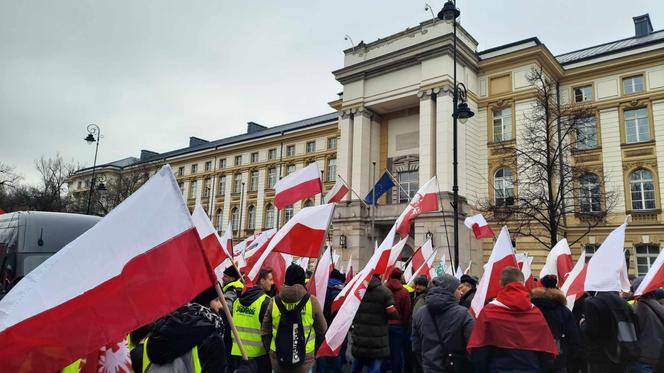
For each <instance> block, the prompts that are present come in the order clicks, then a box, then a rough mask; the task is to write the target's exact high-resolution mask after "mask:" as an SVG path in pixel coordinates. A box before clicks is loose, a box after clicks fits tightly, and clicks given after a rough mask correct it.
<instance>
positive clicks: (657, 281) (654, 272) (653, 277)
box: [634, 251, 664, 297]
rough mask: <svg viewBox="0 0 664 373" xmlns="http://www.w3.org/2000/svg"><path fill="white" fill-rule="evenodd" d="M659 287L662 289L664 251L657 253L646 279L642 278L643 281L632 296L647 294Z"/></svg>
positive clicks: (663, 282) (663, 285)
mask: <svg viewBox="0 0 664 373" xmlns="http://www.w3.org/2000/svg"><path fill="white" fill-rule="evenodd" d="M661 287H664V251H660V252H659V255H657V259H655V263H653V265H652V267H650V269H649V270H648V273H646V277H644V278H643V281H641V284H640V285H639V287H638V288H637V289H636V291H635V292H634V296H637V297H638V296H641V295H643V294H648V293H650V292H651V291H654V290H657V288H661Z"/></svg>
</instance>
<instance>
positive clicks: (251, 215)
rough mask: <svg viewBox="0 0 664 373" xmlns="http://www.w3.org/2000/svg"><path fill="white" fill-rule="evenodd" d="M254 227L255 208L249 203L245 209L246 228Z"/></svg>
mask: <svg viewBox="0 0 664 373" xmlns="http://www.w3.org/2000/svg"><path fill="white" fill-rule="evenodd" d="M255 228H256V208H255V207H254V206H253V205H251V206H249V208H248V209H247V229H250V230H251V229H255Z"/></svg>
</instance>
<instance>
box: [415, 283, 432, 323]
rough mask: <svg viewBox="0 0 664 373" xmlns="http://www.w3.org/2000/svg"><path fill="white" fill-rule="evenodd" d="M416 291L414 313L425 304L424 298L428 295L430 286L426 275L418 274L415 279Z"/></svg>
mask: <svg viewBox="0 0 664 373" xmlns="http://www.w3.org/2000/svg"><path fill="white" fill-rule="evenodd" d="M413 284H414V285H415V291H414V292H413V294H414V295H415V296H414V297H413V315H414V314H415V312H417V310H418V309H419V308H420V307H422V306H423V305H424V299H425V298H426V296H427V291H428V287H429V280H428V279H427V277H426V276H418V277H417V278H416V279H415V280H414V281H413Z"/></svg>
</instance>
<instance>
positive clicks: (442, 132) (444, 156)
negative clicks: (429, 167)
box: [420, 87, 454, 192]
mask: <svg viewBox="0 0 664 373" xmlns="http://www.w3.org/2000/svg"><path fill="white" fill-rule="evenodd" d="M452 110H453V108H452V92H451V91H450V89H449V87H445V88H443V89H442V90H441V91H440V92H439V93H438V95H437V98H436V175H437V176H438V186H439V187H440V190H441V191H450V192H451V191H452V181H453V177H454V174H453V168H452V158H453V157H452V151H453V149H452V135H453V131H452ZM420 146H421V145H420Z"/></svg>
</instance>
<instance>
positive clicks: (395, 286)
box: [385, 278, 405, 293]
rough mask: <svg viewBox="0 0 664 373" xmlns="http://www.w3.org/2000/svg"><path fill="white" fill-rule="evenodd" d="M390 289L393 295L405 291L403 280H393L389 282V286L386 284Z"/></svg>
mask: <svg viewBox="0 0 664 373" xmlns="http://www.w3.org/2000/svg"><path fill="white" fill-rule="evenodd" d="M385 286H387V288H388V289H390V290H391V291H392V292H393V293H394V292H397V291H399V290H402V289H403V290H405V289H404V288H403V284H402V283H401V280H399V279H396V278H391V279H389V280H388V281H387V284H385Z"/></svg>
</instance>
